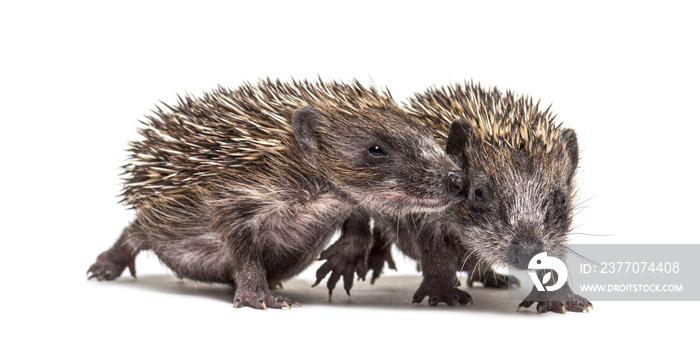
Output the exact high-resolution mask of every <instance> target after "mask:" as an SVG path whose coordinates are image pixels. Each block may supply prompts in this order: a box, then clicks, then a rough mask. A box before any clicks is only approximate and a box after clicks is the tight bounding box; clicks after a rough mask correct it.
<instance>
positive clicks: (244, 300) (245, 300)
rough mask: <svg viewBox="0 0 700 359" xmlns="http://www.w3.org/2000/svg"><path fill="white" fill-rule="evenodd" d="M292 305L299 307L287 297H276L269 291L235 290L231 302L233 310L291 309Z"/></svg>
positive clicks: (297, 303)
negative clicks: (244, 308)
mask: <svg viewBox="0 0 700 359" xmlns="http://www.w3.org/2000/svg"><path fill="white" fill-rule="evenodd" d="M292 305H296V306H299V307H301V304H300V303H299V302H298V301H296V300H294V299H291V298H289V297H285V296H280V295H276V294H274V293H272V292H270V291H269V290H245V289H241V288H239V289H236V296H235V299H234V300H233V307H234V308H241V307H251V308H255V309H265V310H267V308H276V309H281V308H287V309H292V307H291V306H292Z"/></svg>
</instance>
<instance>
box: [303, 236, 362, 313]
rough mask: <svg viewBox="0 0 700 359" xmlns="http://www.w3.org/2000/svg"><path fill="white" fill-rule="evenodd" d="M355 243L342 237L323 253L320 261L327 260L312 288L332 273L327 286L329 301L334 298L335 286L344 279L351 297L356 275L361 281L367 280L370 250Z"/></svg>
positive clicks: (317, 272)
mask: <svg viewBox="0 0 700 359" xmlns="http://www.w3.org/2000/svg"><path fill="white" fill-rule="evenodd" d="M354 243H355V242H354V241H351V240H344V239H343V238H342V237H341V238H340V239H338V240H337V241H336V242H335V243H333V245H331V246H330V247H328V249H326V250H325V251H323V252H321V256H320V258H319V259H320V260H326V263H323V265H321V267H320V268H319V269H318V270H317V271H316V282H315V283H314V284H313V285H312V287H315V286H317V285H318V284H319V283H321V280H323V278H325V277H326V275H328V273H330V274H331V275H330V277H329V278H328V282H327V283H326V286H327V287H328V300H330V299H331V298H332V296H333V289H335V285H336V284H337V283H338V281H339V280H340V277H343V287H344V288H345V292H346V293H348V295H350V289H351V288H352V285H353V279H354V277H355V273H356V272H357V276H358V277H359V279H362V280H365V276H366V275H367V257H368V250H367V249H366V248H362V247H359V246H357V245H355V244H354Z"/></svg>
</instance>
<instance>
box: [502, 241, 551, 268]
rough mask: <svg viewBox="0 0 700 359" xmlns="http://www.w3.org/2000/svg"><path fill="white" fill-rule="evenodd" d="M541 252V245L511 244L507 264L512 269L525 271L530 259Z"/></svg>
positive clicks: (535, 243)
mask: <svg viewBox="0 0 700 359" xmlns="http://www.w3.org/2000/svg"><path fill="white" fill-rule="evenodd" d="M543 250H544V249H543V246H542V243H537V242H534V243H513V244H511V245H510V248H508V262H509V263H508V264H510V265H511V266H512V267H514V268H518V269H527V266H528V264H529V263H530V259H532V257H534V256H535V255H536V254H538V253H540V252H542V251H543Z"/></svg>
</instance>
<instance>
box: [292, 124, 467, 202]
mask: <svg viewBox="0 0 700 359" xmlns="http://www.w3.org/2000/svg"><path fill="white" fill-rule="evenodd" d="M300 111H301V110H298V111H297V113H299V112H300ZM314 111H316V113H315V114H312V116H325V117H326V118H325V119H321V120H320V121H317V122H316V124H315V126H314V127H313V129H311V130H309V131H307V132H308V133H312V134H313V140H312V141H311V142H313V143H312V145H311V146H307V151H309V152H313V160H314V161H316V166H317V168H318V169H319V170H320V171H322V172H323V173H324V174H325V175H326V176H327V178H328V179H329V180H330V181H331V182H332V183H333V184H334V185H335V186H336V187H337V188H338V189H339V190H340V191H343V192H345V193H346V194H347V195H348V196H350V197H351V198H352V199H353V200H354V201H357V202H358V203H359V204H360V205H361V206H363V207H364V208H366V209H368V210H370V211H375V212H378V213H380V214H382V215H387V216H395V215H402V214H406V213H411V212H431V211H439V210H443V209H444V208H445V207H446V206H447V205H449V204H450V203H451V202H452V201H455V200H457V199H459V198H461V197H462V195H463V189H464V188H465V187H466V186H465V182H464V180H463V176H462V174H461V171H460V169H459V168H458V167H457V166H456V165H455V164H454V163H453V162H452V161H450V160H449V159H448V158H447V155H446V154H445V152H444V151H443V150H442V149H441V148H440V146H439V145H438V144H437V142H436V141H435V139H434V138H433V137H432V136H431V135H430V134H429V133H428V132H427V131H425V130H423V129H422V128H421V127H420V126H418V125H416V124H413V123H411V122H409V120H407V119H405V118H402V117H401V116H400V115H397V114H395V113H392V112H391V111H387V113H382V115H383V117H381V118H378V117H377V113H378V112H379V111H372V112H369V111H368V112H367V113H359V114H356V113H353V114H352V115H349V114H348V115H347V116H338V115H337V114H332V115H333V116H334V117H333V118H330V116H331V115H330V114H325V113H321V112H319V111H317V110H314ZM295 118H296V119H297V121H299V120H300V119H301V118H300V117H299V116H297V114H295ZM294 131H295V137H296V136H297V134H300V136H299V137H298V138H297V140H298V141H299V142H300V143H304V142H303V141H304V139H302V138H301V137H304V136H301V134H302V133H304V131H306V130H304V129H302V128H301V126H297V127H295V128H294Z"/></svg>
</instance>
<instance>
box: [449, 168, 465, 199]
mask: <svg viewBox="0 0 700 359" xmlns="http://www.w3.org/2000/svg"><path fill="white" fill-rule="evenodd" d="M465 188H466V185H465V184H464V178H463V177H462V175H461V174H459V173H458V172H454V171H450V172H449V173H448V174H447V193H449V194H451V195H453V196H455V197H458V196H460V195H462V194H463V192H464V189H465Z"/></svg>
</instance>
